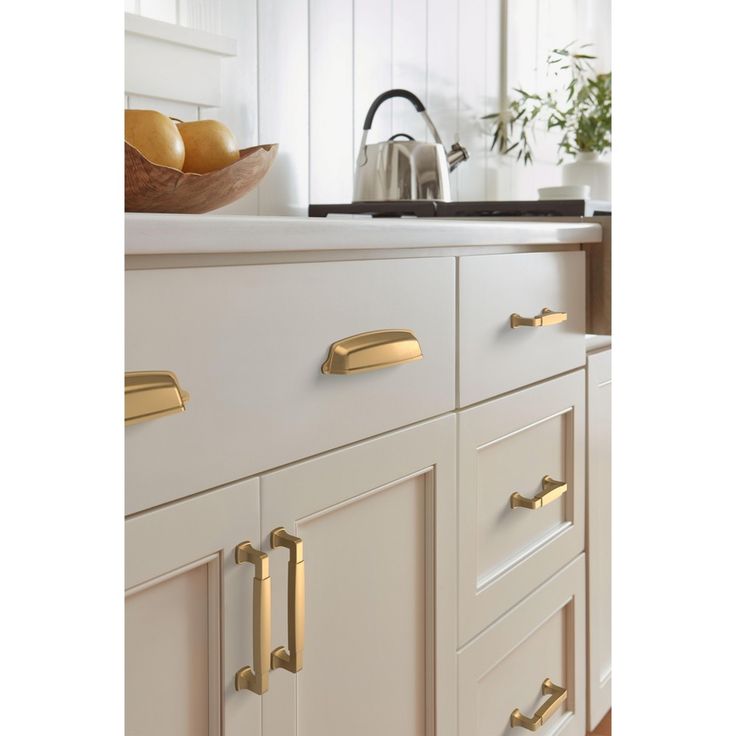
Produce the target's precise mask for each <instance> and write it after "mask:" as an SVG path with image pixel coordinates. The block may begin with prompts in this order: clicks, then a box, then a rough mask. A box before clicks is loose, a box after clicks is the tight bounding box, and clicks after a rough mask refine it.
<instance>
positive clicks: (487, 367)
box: [458, 251, 585, 406]
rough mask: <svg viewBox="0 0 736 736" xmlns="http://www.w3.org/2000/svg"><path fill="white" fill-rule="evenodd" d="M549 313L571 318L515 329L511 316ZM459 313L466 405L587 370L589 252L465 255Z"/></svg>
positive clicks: (463, 403)
mask: <svg viewBox="0 0 736 736" xmlns="http://www.w3.org/2000/svg"><path fill="white" fill-rule="evenodd" d="M545 308H547V309H550V310H552V311H553V312H565V313H566V314H567V319H566V320H565V321H564V322H558V323H556V324H546V325H543V326H539V327H530V326H520V327H516V328H512V326H511V315H512V314H518V315H521V316H522V317H535V316H538V315H541V314H542V310H543V309H545ZM458 311H459V335H458V337H459V345H460V348H459V349H460V356H459V384H460V385H459V405H460V406H468V405H469V404H474V403H477V402H478V401H483V400H484V399H487V398H489V397H491V396H497V395H499V394H502V393H505V392H507V391H511V390H513V389H515V388H519V387H520V386H526V385H528V384H530V383H534V382H535V381H540V380H543V379H545V378H550V377H552V376H555V375H558V374H559V373H564V372H565V371H569V370H572V369H574V368H577V367H580V366H583V365H585V254H584V253H583V252H581V251H575V252H565V253H514V254H504V255H490V256H465V257H462V258H460V266H459V310H458ZM549 321H551V322H554V321H555V320H554V319H552V320H549Z"/></svg>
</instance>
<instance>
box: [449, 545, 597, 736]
mask: <svg viewBox="0 0 736 736" xmlns="http://www.w3.org/2000/svg"><path fill="white" fill-rule="evenodd" d="M547 678H549V680H551V683H552V684H553V685H555V686H557V687H559V688H564V689H565V691H566V697H564V699H563V698H561V697H559V696H560V695H561V693H559V692H550V691H547V692H545V691H544V690H543V683H544V682H545V680H546V679H547ZM458 693H459V701H458V724H459V725H458V734H459V736H519V735H520V734H525V733H527V730H526V729H525V728H524V727H523V726H520V725H518V726H514V727H512V725H511V715H512V713H514V711H515V710H516V709H517V708H518V710H519V712H520V714H521V715H523V716H526V717H528V718H533V717H534V715H535V713H536V712H537V711H538V710H539V709H540V708H542V707H544V705H545V704H547V703H550V701H552V700H553V698H555V696H557V702H558V703H559V701H560V700H561V701H562V702H561V703H560V704H559V705H558V706H557V708H556V709H555V708H551V709H550V715H549V717H548V719H545V721H544V723H543V724H542V725H541V726H540V727H538V728H537V729H536V733H538V734H540V736H552V734H554V736H584V734H585V556H584V555H582V554H581V555H580V556H579V557H578V558H577V559H576V560H575V561H574V562H572V563H570V564H569V565H568V566H567V567H566V568H565V569H564V570H562V571H560V572H559V573H558V574H557V575H555V576H554V577H553V578H552V579H551V580H549V581H548V582H547V583H545V584H544V585H543V586H542V587H541V588H538V589H537V590H536V591H535V592H534V593H533V594H532V595H530V596H529V597H528V598H526V599H525V600H524V601H522V602H521V603H520V604H519V605H518V606H516V608H514V609H513V610H512V611H510V612H509V614H508V615H507V616H504V617H503V618H502V619H501V620H500V621H498V622H497V623H496V624H495V625H493V626H492V627H491V628H490V629H488V630H486V631H485V632H483V634H482V635H481V636H480V637H478V639H476V640H475V641H474V642H472V643H471V644H469V645H468V646H467V647H466V648H465V649H463V650H462V651H461V652H460V653H459V655H458ZM529 730H532V729H529Z"/></svg>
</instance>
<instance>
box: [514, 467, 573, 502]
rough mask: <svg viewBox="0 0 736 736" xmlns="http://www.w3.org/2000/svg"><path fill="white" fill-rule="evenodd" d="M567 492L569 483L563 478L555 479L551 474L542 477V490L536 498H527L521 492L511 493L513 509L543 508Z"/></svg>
mask: <svg viewBox="0 0 736 736" xmlns="http://www.w3.org/2000/svg"><path fill="white" fill-rule="evenodd" d="M565 493H567V483H565V482H564V481H561V480H553V479H552V478H551V477H550V476H549V475H545V476H544V478H542V492H541V493H538V494H537V495H536V496H534V498H526V497H525V496H522V495H521V494H520V493H512V494H511V508H512V509H532V510H536V509H541V508H542V506H547V505H548V504H550V503H552V501H556V500H557V499H558V498H559V497H560V496H562V495H563V494H565Z"/></svg>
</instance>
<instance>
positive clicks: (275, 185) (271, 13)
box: [258, 0, 309, 215]
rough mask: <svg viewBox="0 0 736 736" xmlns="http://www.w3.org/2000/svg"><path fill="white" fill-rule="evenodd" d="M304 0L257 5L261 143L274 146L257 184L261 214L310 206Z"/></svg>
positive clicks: (292, 211)
mask: <svg viewBox="0 0 736 736" xmlns="http://www.w3.org/2000/svg"><path fill="white" fill-rule="evenodd" d="M308 8H309V2H308V0H290V1H289V2H288V3H287V2H273V1H272V0H259V2H258V90H259V94H258V99H259V109H258V115H259V119H260V139H261V142H262V143H278V144H279V153H278V156H277V157H276V161H275V162H274V165H273V168H272V169H271V171H270V172H269V174H268V176H267V177H266V178H265V179H264V180H263V183H262V184H261V185H260V203H259V212H260V214H262V215H303V214H305V213H306V208H307V204H308V203H309V39H308V28H309V12H308Z"/></svg>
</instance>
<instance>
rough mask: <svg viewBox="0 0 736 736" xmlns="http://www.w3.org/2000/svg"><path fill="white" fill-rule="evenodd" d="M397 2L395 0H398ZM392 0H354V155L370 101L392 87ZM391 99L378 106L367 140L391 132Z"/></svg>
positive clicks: (377, 139)
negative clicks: (378, 109) (378, 110)
mask: <svg viewBox="0 0 736 736" xmlns="http://www.w3.org/2000/svg"><path fill="white" fill-rule="evenodd" d="M397 2H398V0H397ZM391 5H392V3H391V0H353V12H354V29H355V30H354V43H353V59H354V70H353V85H354V86H353V89H354V102H355V138H354V142H353V152H354V157H357V153H358V145H359V143H360V137H361V134H362V130H363V121H364V120H365V115H366V113H367V112H368V108H369V107H370V104H371V102H373V100H374V99H375V98H376V97H377V96H378V95H379V94H381V92H385V91H386V90H387V89H391V87H392V79H393V77H392V61H391V57H392V42H391V35H392V31H391V28H392V16H391ZM391 107H392V105H391V103H390V102H387V103H385V105H384V106H383V107H382V108H381V111H380V112H379V114H378V115H377V116H376V119H375V121H374V123H373V128H372V129H371V133H370V134H369V137H368V142H369V143H370V142H371V141H380V140H386V139H387V138H388V137H389V136H390V135H391Z"/></svg>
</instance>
